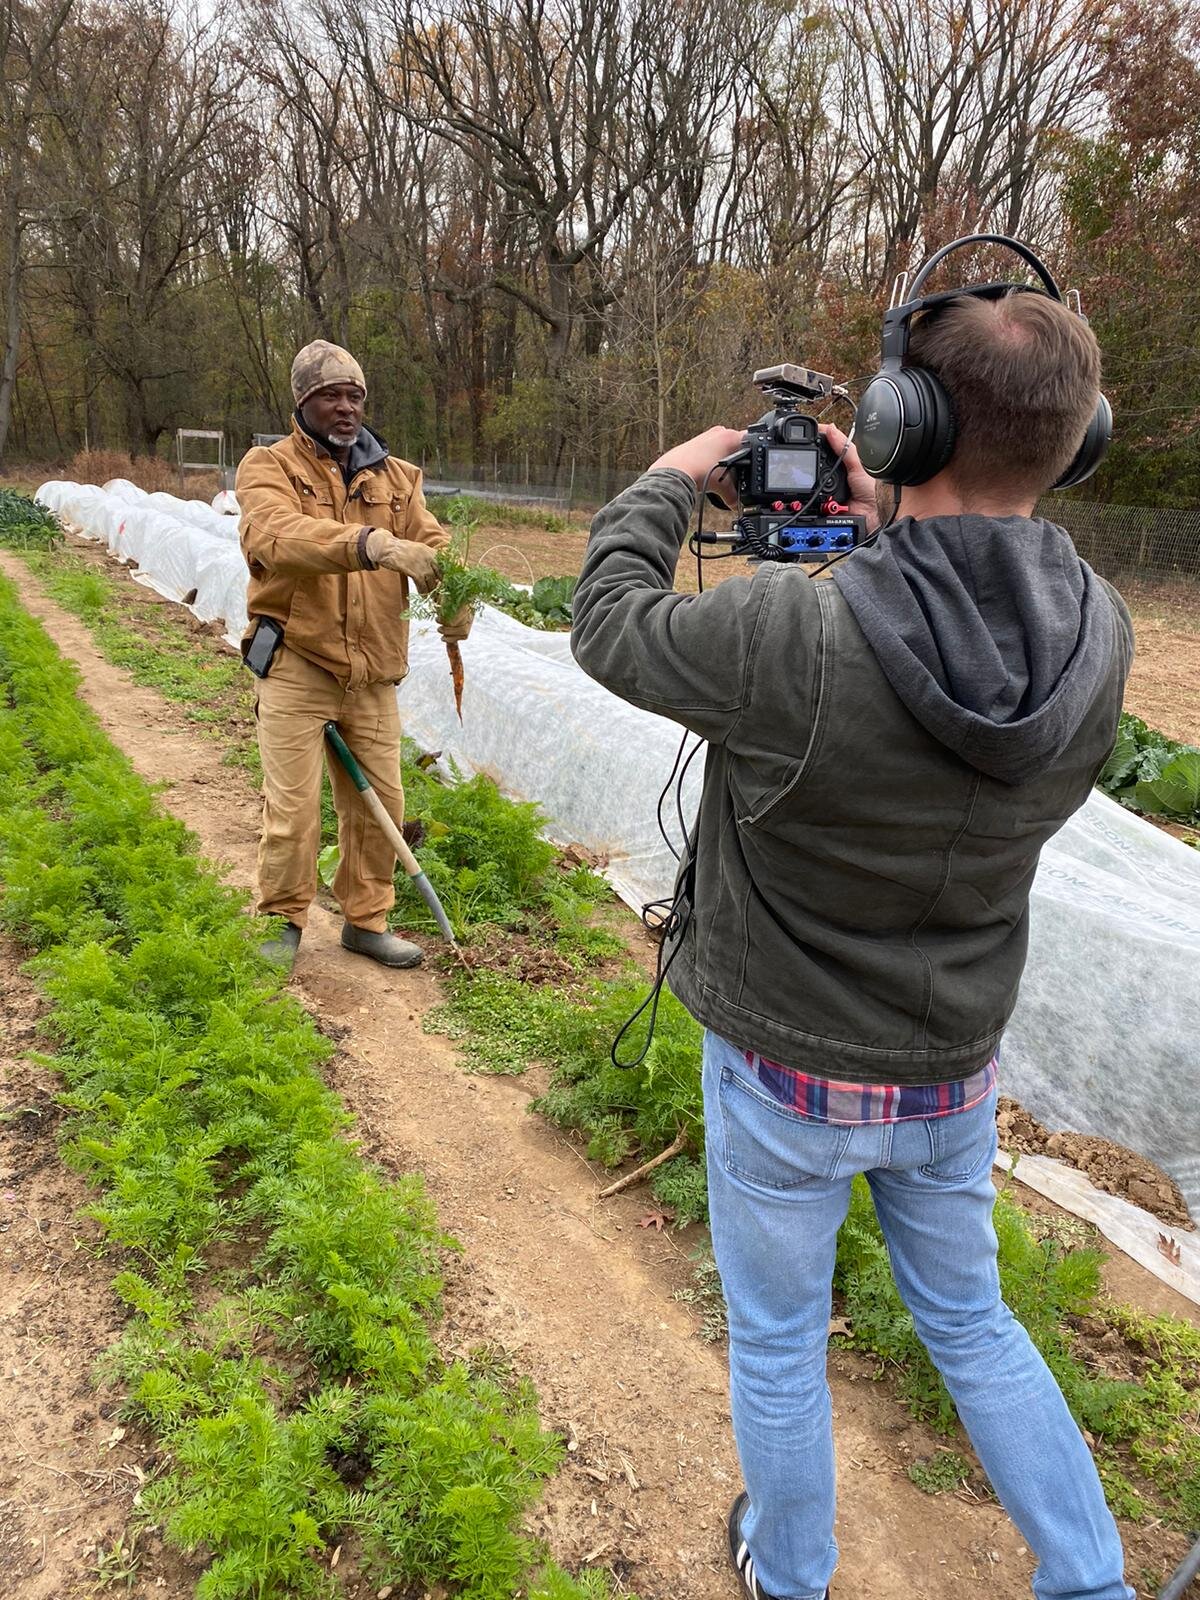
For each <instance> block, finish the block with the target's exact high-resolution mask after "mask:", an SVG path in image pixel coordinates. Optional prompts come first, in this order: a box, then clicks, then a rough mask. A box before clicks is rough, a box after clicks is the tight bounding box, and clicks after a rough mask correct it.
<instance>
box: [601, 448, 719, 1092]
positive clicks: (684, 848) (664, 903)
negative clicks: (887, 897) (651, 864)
mask: <svg viewBox="0 0 1200 1600" xmlns="http://www.w3.org/2000/svg"><path fill="white" fill-rule="evenodd" d="M716 470H717V468H716V465H714V466H712V467H710V468H709V470H708V472H707V473H706V474H705V478H704V483H703V485H702V487H701V490H700V503H699V507H698V510H697V512H696V532H695V533H694V534H693V535H692V539H691V541H689V543H690V544H691V545H692V547H693V548H694V550H695V554H696V583H697V590H698V592H699V593H700V594H703V593H704V574H703V571H702V569H701V565H700V563H701V561H702V560H707V561H711V560H714V559H715V560H718V561H719V560H724V559H725V558H724V557H722V556H717V557H712V556H704V557H702V556H701V554H700V547H699V539H700V534H701V533H702V532H703V530H704V504H705V498H706V496H707V494H708V485H709V481H710V479H711V478H712V475H713V473H714V472H715V471H716ZM688 732H689V730H688V729H687V728H685V729H684V730H683V738H682V739H680V741H679V749H678V750H677V751H676V752H675V760H674V761H673V762H672V763H671V771H670V773H669V774H668V776H667V781H666V783H665V784H664V785H663V787H662V792H661V793H660V795H659V797H658V805H657V807H656V815H657V818H658V831H659V833H660V834H661V835H662V838H663V842H664V844H665V845H666V847H667V849H668V850H669V851H670V852H671V854H672V855H673V856H674V858H675V860H676V861H678V862H679V863H680V867H679V878H678V883H679V887H678V888H677V889H676V891H675V894H674V895H673V896H672V897H671V898H670V899H662V900H648V901H647V902H646V904H645V905H644V906H643V907H642V912H641V918H642V925H643V927H645V928H646V929H647V930H648V931H649V932H650V933H652V934H654V935H656V936H657V937H658V940H659V945H658V959H657V961H656V962H655V966H654V984H653V986H652V987H651V990H650V993H649V994H648V995H647V996H646V998H645V999H644V1000H643V1001H642V1003H641V1005H640V1006H638V1008H637V1010H636V1011H635V1012H634V1013H633V1015H632V1016H630V1017H629V1018H627V1019H626V1021H625V1022H623V1023H622V1024H621V1028H620V1031H619V1032H618V1033H617V1036H616V1038H615V1039H614V1040H613V1042H612V1048H611V1049H610V1050H609V1053H608V1055H609V1060H610V1061H611V1062H612V1064H613V1066H614V1067H621V1068H622V1069H623V1070H632V1069H633V1068H634V1067H640V1066H641V1064H642V1062H643V1061H645V1059H646V1057H647V1055H649V1053H650V1046H651V1044H652V1042H653V1040H654V1029H655V1025H656V1023H657V1021H658V1007H659V1002H660V1000H661V999H662V989H663V984H664V983H665V982H666V980H667V973H668V972H670V970H671V964H672V962H673V961H674V960H675V957H676V956H677V955H678V954H679V952H680V950H681V949H682V948H683V936H684V934H685V933H686V932H687V926H688V923H689V922H690V920H691V905H690V900H691V879H692V877H693V876H694V874H695V871H696V856H695V853H694V851H693V848H692V842H691V840H690V839H689V838H688V829H687V818H686V817H685V816H684V813H683V785H684V781H685V779H686V778H687V774H688V768H689V767H690V766H691V764H692V762H693V761H694V760H695V759H696V754H697V752H698V751H699V750H700V749H701V747H702V746H703V745H704V743H705V741H704V740H703V739H701V738H700V737H699V736H697V739H696V742H695V744H694V745H693V746H692V748H691V749H690V750H687V742H688ZM685 750H687V755H686V757H685V755H684V751H685ZM672 784H673V785H674V786H675V816H676V820H677V821H678V823H679V836H680V849H679V850H676V848H675V846H674V845H673V844H672V842H671V837H670V834H669V833H668V832H667V828H666V824H665V822H664V821H663V806H664V805H665V803H666V799H667V795H668V794H669V793H670V791H671V786H672ZM672 941H673V942H674V949H673V950H672V951H671V954H670V955H669V956H668V955H666V954H665V952H666V948H667V946H668V944H670V943H672ZM647 1007H649V1010H650V1020H649V1023H648V1025H647V1028H646V1039H645V1042H644V1043H643V1045H642V1048H641V1050H640V1051H639V1052H638V1054H637V1055H636V1056H635V1057H634V1058H633V1060H632V1061H622V1060H621V1059H620V1057H619V1055H618V1053H617V1052H618V1050H619V1049H620V1045H621V1041H622V1039H624V1037H625V1035H626V1034H627V1033H628V1032H629V1030H630V1029H631V1028H632V1027H633V1026H634V1024H635V1023H636V1022H637V1020H638V1018H639V1017H641V1016H642V1015H643V1014H644V1013H645V1011H646V1009H647Z"/></svg>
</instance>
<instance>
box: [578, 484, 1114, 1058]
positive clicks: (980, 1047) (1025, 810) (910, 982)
mask: <svg viewBox="0 0 1200 1600" xmlns="http://www.w3.org/2000/svg"><path fill="white" fill-rule="evenodd" d="M694 499H695V489H694V486H693V484H692V482H691V480H690V479H689V478H688V477H687V476H686V475H685V474H683V473H680V472H676V471H673V470H663V469H659V470H656V471H652V472H649V473H646V474H644V475H643V476H642V477H641V478H640V479H639V480H638V481H637V482H636V483H635V484H633V485H632V487H631V488H629V489H627V490H626V491H625V492H624V493H623V494H621V495H619V496H618V497H617V498H616V499H615V500H614V501H612V502H611V503H610V504H609V505H607V506H606V507H605V508H604V509H603V510H602V511H601V512H600V514H599V515H598V516H597V518H596V520H595V522H594V523H593V525H592V535H591V540H590V542H589V544H588V550H587V556H586V558H585V561H584V566H583V571H582V574H581V576H580V579H579V584H578V586H577V588H576V591H575V600H574V614H575V624H574V629H573V632H572V647H573V650H574V653H575V658H576V660H577V661H578V662H579V664H580V665H581V666H582V667H583V669H584V670H585V671H586V672H587V673H589V674H590V675H591V676H592V677H593V678H595V679H597V680H598V681H599V682H600V683H602V684H604V685H605V686H606V687H607V688H609V689H610V690H611V691H612V692H613V693H614V694H616V695H619V696H620V697H621V698H622V699H624V700H628V701H629V702H631V703H632V704H633V705H637V706H641V707H643V708H645V709H646V710H648V711H653V712H657V713H659V714H660V715H663V716H666V717H670V718H672V719H673V720H674V721H676V722H679V723H682V724H683V725H684V726H685V727H687V728H690V729H692V730H693V731H694V732H695V733H698V734H700V735H701V736H702V737H703V738H704V739H706V740H707V741H708V746H709V748H708V751H707V760H706V765H705V775H704V788H703V796H702V802H701V808H700V815H699V818H698V821H697V825H696V829H695V833H694V835H693V842H694V851H693V856H694V866H693V881H692V885H691V896H690V898H691V914H690V916H689V917H688V918H687V920H686V925H685V927H684V929H683V931H682V933H681V935H680V941H679V948H678V949H677V950H675V951H674V952H673V954H674V960H673V962H672V965H671V969H670V980H669V981H670V985H671V988H672V989H673V990H674V991H675V993H676V994H677V995H678V997H679V999H680V1000H681V1001H682V1002H683V1003H684V1005H686V1006H687V1008H688V1010H689V1011H691V1012H692V1014H693V1015H694V1016H695V1017H696V1018H697V1019H698V1020H699V1021H700V1022H702V1023H703V1024H704V1025H705V1026H706V1027H709V1028H712V1029H713V1030H715V1031H716V1032H718V1033H720V1034H722V1035H723V1036H724V1037H725V1038H727V1039H729V1040H731V1041H733V1042H734V1043H736V1044H738V1045H740V1046H742V1047H743V1048H745V1049H748V1050H754V1051H757V1052H759V1053H760V1054H761V1055H763V1056H765V1057H767V1058H768V1059H769V1060H772V1061H776V1062H780V1063H782V1064H783V1065H785V1066H790V1067H796V1068H799V1069H801V1070H802V1071H805V1072H811V1073H814V1074H816V1075H818V1076H822V1077H828V1078H840V1079H844V1080H848V1081H853V1082H863V1083H939V1082H944V1081H948V1080H952V1079H956V1078H962V1077H966V1076H968V1075H970V1074H971V1073H972V1072H974V1071H976V1070H977V1069H978V1068H979V1067H981V1066H982V1065H984V1063H986V1062H987V1061H988V1060H989V1059H990V1058H991V1056H992V1055H993V1054H994V1053H995V1051H996V1048H997V1046H998V1044H999V1042H1000V1037H1001V1034H1002V1032H1003V1029H1004V1025H1005V1023H1006V1021H1007V1020H1008V1017H1009V1015H1010V1013H1011V1011H1012V1009H1013V1006H1014V1005H1015V1003H1016V998H1017V989H1018V985H1019V983H1020V978H1021V971H1022V968H1023V967H1024V964H1025V954H1026V948H1027V944H1028V928H1029V891H1030V886H1031V885H1032V883H1033V877H1034V872H1035V870H1036V868H1037V863H1038V856H1039V853H1040V851H1041V848H1042V846H1043V845H1044V844H1045V842H1046V840H1047V839H1049V838H1051V837H1052V835H1053V834H1055V833H1056V832H1057V831H1058V829H1059V828H1061V827H1062V825H1063V823H1064V822H1066V820H1067V818H1068V817H1070V816H1071V814H1072V813H1073V812H1074V811H1076V810H1077V809H1078V808H1079V807H1080V806H1081V805H1082V804H1083V802H1084V801H1085V799H1086V798H1087V795H1088V791H1089V789H1090V788H1091V786H1092V784H1093V782H1094V781H1095V778H1096V776H1097V774H1098V773H1099V770H1100V768H1101V767H1102V765H1103V764H1104V761H1105V760H1106V758H1107V756H1108V753H1109V751H1110V750H1111V749H1112V746H1113V742H1114V740H1115V737H1116V730H1117V721H1118V716H1119V714H1120V709H1121V700H1122V693H1123V689H1124V684H1125V679H1126V676H1127V674H1128V671H1129V665H1130V661H1131V659H1132V654H1133V632H1132V627H1131V625H1130V621H1129V615H1128V613H1127V611H1126V610H1125V607H1124V605H1123V603H1122V602H1121V600H1120V597H1119V596H1118V595H1117V594H1116V592H1115V591H1114V590H1112V589H1111V588H1110V587H1109V586H1108V585H1107V584H1106V583H1104V582H1103V581H1102V580H1101V579H1099V578H1097V576H1096V575H1095V573H1093V572H1092V571H1091V569H1090V568H1089V567H1088V566H1087V565H1086V564H1085V563H1084V562H1082V561H1080V559H1079V557H1078V556H1077V554H1076V552H1075V549H1074V547H1073V545H1072V544H1071V541H1070V539H1069V538H1068V537H1067V535H1066V534H1065V533H1064V532H1063V531H1062V530H1061V529H1060V528H1056V527H1054V526H1053V525H1052V524H1050V523H1047V522H1042V521H1038V520H1036V519H1031V518H1026V517H1002V518H988V517H978V516H961V517H938V518H931V519H925V520H922V521H919V522H918V521H913V520H912V519H903V520H901V521H900V522H898V523H897V524H895V525H894V526H893V527H892V528H891V529H889V530H888V531H887V532H885V533H884V534H883V535H882V536H881V537H880V539H879V540H878V541H877V542H876V544H875V545H873V546H870V547H866V548H864V549H862V550H860V551H856V552H855V553H854V554H853V555H851V556H850V557H848V558H847V559H846V560H845V561H844V562H842V563H840V564H839V566H838V567H837V568H835V569H834V575H831V578H826V579H821V580H815V581H814V580H813V579H812V578H810V577H809V576H808V575H807V574H806V573H805V572H803V571H802V570H801V569H800V568H799V567H796V566H781V565H764V566H762V567H760V568H759V569H758V571H757V572H756V573H755V575H754V577H753V578H752V579H749V580H747V579H742V578H733V579H730V580H729V581H728V582H725V583H722V584H720V585H719V586H718V587H717V588H715V589H713V590H711V591H709V592H707V593H705V594H703V595H700V596H688V595H679V594H675V593H674V592H673V584H674V573H675V566H676V562H677V560H678V556H679V550H680V546H681V545H682V543H683V540H684V538H685V536H686V531H687V526H688V522H689V519H690V516H691V512H692V508H693V503H694Z"/></svg>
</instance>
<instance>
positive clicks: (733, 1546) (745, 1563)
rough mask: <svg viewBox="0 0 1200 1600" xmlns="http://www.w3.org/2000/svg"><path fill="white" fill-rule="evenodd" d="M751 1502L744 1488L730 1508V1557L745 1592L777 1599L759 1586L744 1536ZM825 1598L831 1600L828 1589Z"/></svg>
mask: <svg viewBox="0 0 1200 1600" xmlns="http://www.w3.org/2000/svg"><path fill="white" fill-rule="evenodd" d="M749 1504H750V1496H749V1495H748V1494H747V1493H746V1491H745V1489H743V1490H742V1492H741V1494H740V1495H738V1497H737V1499H736V1500H735V1501H734V1502H733V1504H732V1505H731V1506H730V1508H729V1559H730V1561H732V1562H733V1570H734V1571H735V1572H736V1573H737V1575H738V1577H739V1578H740V1579H741V1581H742V1593H743V1594H745V1595H748V1596H749V1597H750V1600H775V1597H774V1595H769V1594H768V1593H767V1591H766V1590H765V1589H763V1588H761V1587H760V1586H759V1582H758V1576H757V1574H756V1573H755V1571H754V1557H753V1556H752V1555H751V1554H750V1546H749V1545H748V1544H747V1543H746V1541H745V1539H743V1538H742V1518H743V1516H745V1514H746V1507H747V1506H748V1505H749ZM825 1600H829V1590H828V1589H826V1591H825Z"/></svg>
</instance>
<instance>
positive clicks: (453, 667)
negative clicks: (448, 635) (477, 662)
mask: <svg viewBox="0 0 1200 1600" xmlns="http://www.w3.org/2000/svg"><path fill="white" fill-rule="evenodd" d="M446 654H447V655H448V656H449V657H450V681H451V683H453V685H454V709H455V711H457V712H458V720H459V721H460V722H461V721H462V697H463V681H464V677H463V659H462V651H461V650H460V649H459V648H458V644H457V642H456V641H455V640H453V639H447V641H446Z"/></svg>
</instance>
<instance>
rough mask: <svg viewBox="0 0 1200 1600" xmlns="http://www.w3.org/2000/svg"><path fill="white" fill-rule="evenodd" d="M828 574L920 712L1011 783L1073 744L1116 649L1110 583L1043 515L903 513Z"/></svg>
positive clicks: (979, 764) (942, 737)
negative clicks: (1106, 583) (1103, 580)
mask: <svg viewBox="0 0 1200 1600" xmlns="http://www.w3.org/2000/svg"><path fill="white" fill-rule="evenodd" d="M833 579H834V582H835V583H836V584H837V586H838V588H839V589H840V590H841V592H842V594H843V596H844V597H845V600H846V603H847V605H848V606H849V607H850V609H851V611H853V613H854V616H855V619H856V620H857V622H858V625H859V627H860V628H861V629H862V631H863V633H864V634H865V635H866V638H867V642H868V644H869V645H870V647H871V649H872V651H873V652H874V655H875V657H876V660H877V661H878V662H879V665H880V667H881V668H882V670H883V673H884V675H885V676H886V678H887V680H888V682H889V683H890V684H891V686H892V688H893V689H894V690H895V691H896V693H897V695H898V696H899V697H900V699H901V700H902V701H903V702H904V704H905V705H906V706H907V708H908V709H909V711H910V712H911V713H912V714H913V716H914V717H916V719H917V721H918V722H920V723H921V725H922V726H923V727H924V728H925V729H926V730H927V731H928V732H929V733H931V734H932V735H933V736H934V738H936V739H937V740H939V742H940V743H942V744H944V745H946V746H947V747H948V748H949V749H951V750H953V751H954V752H955V753H956V754H957V755H959V756H961V757H962V759H963V760H964V761H966V762H968V763H969V764H970V765H971V766H973V767H975V768H976V769H977V770H979V771H980V772H985V773H987V774H988V776H990V777H993V778H999V779H1000V780H1002V781H1003V782H1005V783H1011V784H1018V783H1025V782H1027V781H1028V780H1029V779H1030V778H1031V777H1033V776H1034V775H1035V774H1036V773H1037V772H1038V771H1039V770H1040V769H1041V768H1042V767H1043V766H1044V765H1045V764H1046V763H1047V762H1049V761H1053V760H1054V758H1055V757H1056V756H1058V755H1059V754H1060V753H1061V752H1062V751H1063V750H1064V749H1065V748H1066V746H1067V745H1068V744H1069V743H1070V741H1071V739H1072V738H1073V736H1074V734H1075V732H1076V730H1077V729H1078V727H1079V725H1080V722H1081V721H1082V719H1083V717H1084V714H1085V713H1086V711H1087V709H1088V707H1089V706H1090V705H1091V704H1092V702H1093V700H1094V699H1095V696H1096V693H1097V691H1098V689H1099V687H1100V684H1101V683H1102V681H1103V680H1104V678H1105V675H1106V674H1107V673H1108V671H1109V668H1110V666H1111V663H1112V658H1113V652H1114V650H1115V649H1116V648H1117V626H1118V620H1117V612H1116V608H1115V606H1114V605H1113V603H1112V600H1111V598H1110V595H1109V592H1108V590H1107V589H1106V587H1105V586H1104V585H1103V584H1102V583H1101V581H1100V580H1099V579H1098V578H1097V577H1096V574H1095V573H1094V572H1093V571H1092V569H1091V568H1090V567H1089V566H1088V565H1087V563H1086V562H1084V561H1081V560H1080V559H1079V556H1078V555H1077V553H1076V551H1075V547H1074V545H1073V544H1072V543H1071V540H1070V539H1069V538H1068V536H1067V534H1066V533H1064V532H1063V530H1062V529H1061V528H1058V527H1055V525H1054V524H1053V523H1051V522H1044V521H1042V520H1041V519H1038V518H1031V517H1019V516H1018V517H984V516H945V517H924V518H921V519H920V520H919V521H917V520H914V519H913V518H911V517H907V518H903V519H901V520H900V521H899V522H897V523H896V524H895V525H894V526H893V527H891V528H889V529H887V531H886V532H885V533H884V534H883V535H882V536H881V537H880V538H879V539H878V540H877V541H876V542H875V543H874V544H873V545H870V546H867V547H864V548H863V549H862V550H861V551H857V552H856V553H855V554H854V555H853V556H851V557H850V558H849V559H848V560H846V561H845V562H844V563H842V564H841V565H840V566H839V567H838V568H837V570H836V571H835V572H834V574H833Z"/></svg>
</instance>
